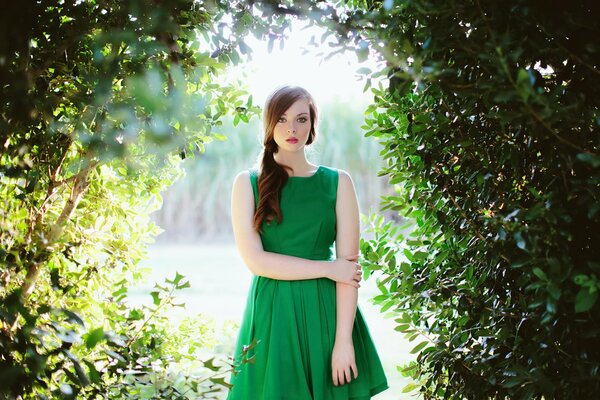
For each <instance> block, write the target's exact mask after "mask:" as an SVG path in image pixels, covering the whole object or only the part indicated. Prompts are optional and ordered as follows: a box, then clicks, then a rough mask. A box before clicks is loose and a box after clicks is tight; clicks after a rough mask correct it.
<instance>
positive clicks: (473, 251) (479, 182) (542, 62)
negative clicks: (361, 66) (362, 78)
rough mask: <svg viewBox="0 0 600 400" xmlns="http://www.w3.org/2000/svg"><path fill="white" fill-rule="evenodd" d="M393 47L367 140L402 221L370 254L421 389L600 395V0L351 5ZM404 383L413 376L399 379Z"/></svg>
mask: <svg viewBox="0 0 600 400" xmlns="http://www.w3.org/2000/svg"><path fill="white" fill-rule="evenodd" d="M351 3H357V4H355V5H356V6H357V7H359V8H358V10H357V11H356V12H354V13H350V16H349V21H348V22H347V23H346V26H353V28H352V29H351V31H353V32H355V33H356V35H357V39H356V42H358V43H360V41H361V40H364V41H366V42H367V43H368V46H369V47H370V48H371V49H372V50H375V51H378V52H379V53H380V54H381V55H382V56H383V57H385V59H386V60H387V63H388V64H387V68H386V69H384V70H383V71H377V73H379V74H381V73H384V74H385V75H386V76H387V77H388V78H389V80H388V82H387V83H388V85H387V86H386V87H384V88H383V87H382V88H374V89H373V93H374V96H375V103H374V104H373V106H372V107H371V108H370V110H368V112H367V114H366V125H365V129H366V130H367V135H373V136H376V137H378V138H380V139H382V140H383V149H382V154H383V156H384V158H385V160H386V163H387V165H386V167H384V168H383V170H382V174H385V175H387V176H389V177H390V179H391V182H392V183H393V184H394V185H395V188H396V191H397V194H395V195H393V196H390V197H387V198H385V199H384V204H386V205H387V207H389V208H392V209H395V210H398V212H399V213H400V214H401V215H403V216H406V217H408V218H410V219H412V221H413V223H414V226H412V227H411V228H410V230H411V231H410V233H409V234H407V233H406V232H404V233H398V232H399V231H398V230H397V228H395V227H393V225H392V224H386V223H385V222H384V221H381V220H380V219H377V218H374V224H373V227H374V228H373V229H374V230H375V231H376V232H377V233H378V238H377V239H376V240H373V241H368V242H363V243H362V246H361V248H362V251H363V254H364V257H365V260H366V267H367V268H369V269H372V270H381V271H383V274H384V276H385V278H384V279H383V280H382V281H381V284H380V287H381V290H382V294H381V295H380V296H378V297H377V301H378V302H380V303H381V304H382V306H383V309H384V310H387V309H390V310H393V311H394V312H396V313H397V322H398V328H397V329H398V330H399V331H402V332H406V334H407V335H409V337H410V338H411V339H413V340H419V342H416V343H419V344H418V345H417V346H416V347H415V350H414V351H415V352H419V357H418V361H417V363H415V364H413V365H411V366H410V367H409V368H408V369H407V370H406V372H407V373H410V374H411V375H412V376H413V377H414V378H415V379H416V380H417V381H418V384H417V385H415V386H414V387H418V388H419V389H420V391H421V392H422V393H423V394H425V397H427V398H437V397H439V398H473V399H481V398H542V397H544V398H546V399H550V398H559V399H566V398H571V399H581V398H597V397H600V375H599V374H600V304H599V302H598V301H597V298H598V290H599V289H600V281H599V280H598V278H599V277H600V247H599V246H598V243H599V239H600V237H599V232H600V224H599V222H600V213H599V211H600V153H599V151H600V111H599V106H600V96H599V94H600V45H599V43H598V41H597V39H596V38H597V34H598V32H600V18H598V17H599V16H600V14H599V13H598V11H599V7H598V5H597V3H596V2H576V3H564V2H559V3H556V2H554V3H547V2H544V3H543V2H525V1H516V2H480V1H474V2H462V1H461V2H459V1H449V2H443V3H434V2H428V1H411V2H399V1H395V2H393V1H385V2H383V7H377V5H378V3H376V2H367V3H369V4H371V5H372V6H373V8H372V9H371V10H366V9H364V8H360V7H364V3H363V2H351ZM408 389H410V388H408Z"/></svg>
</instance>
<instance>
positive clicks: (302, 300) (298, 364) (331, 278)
mask: <svg viewBox="0 0 600 400" xmlns="http://www.w3.org/2000/svg"><path fill="white" fill-rule="evenodd" d="M263 123H264V141H263V145H264V150H263V154H262V161H261V168H260V171H246V172H242V173H240V174H239V175H238V176H237V177H236V179H235V181H234V184H233V191H232V201H231V214H232V221H233V231H234V235H235V240H236V244H237V246H238V249H239V252H240V254H241V256H242V258H243V260H244V262H245V263H246V265H247V266H248V268H249V269H250V271H251V272H252V273H253V274H254V278H253V281H252V285H251V287H250V292H249V294H248V302H247V304H246V310H245V312H244V316H243V319H242V323H241V327H240V332H239V336H238V340H237V344H236V350H235V355H234V361H235V363H236V366H237V367H238V368H237V371H236V372H235V373H234V374H232V377H231V378H232V379H231V383H232V384H233V388H232V389H231V390H230V392H229V395H228V397H227V398H228V400H237V399H243V400H247V399H256V400H261V399H265V400H266V399H268V400H283V399H295V400H310V399H314V400H317V399H322V400H328V399H350V398H351V399H355V400H359V399H370V398H371V396H374V395H375V394H377V393H379V392H381V391H383V390H385V389H387V388H388V385H387V380H386V377H385V375H384V372H383V368H382V366H381V362H380V360H379V357H378V355H377V352H376V349H375V347H374V345H373V342H372V340H371V337H370V335H369V331H368V328H367V326H366V324H365V322H364V320H363V317H362V314H361V312H360V309H357V298H358V288H359V287H360V283H359V282H360V280H361V275H362V271H361V269H360V266H359V265H358V264H357V263H356V261H357V259H358V244H359V215H358V204H357V200H356V194H355V191H354V187H353V184H352V180H351V179H350V176H349V175H348V174H347V173H346V172H344V171H341V170H336V169H333V168H328V167H325V166H316V165H314V164H311V163H310V162H309V161H308V160H307V159H306V155H305V152H304V149H305V146H306V145H309V144H311V143H312V142H313V141H314V140H315V136H316V130H315V126H316V123H317V109H316V107H315V103H314V101H313V98H312V97H311V95H310V94H309V93H308V92H307V91H306V90H305V89H303V88H300V87H290V86H286V87H282V88H280V89H278V90H276V91H275V92H274V93H272V94H271V96H270V97H269V98H268V100H267V103H266V105H265V109H264V119H263ZM334 242H335V253H336V255H335V256H334V255H333V253H334ZM253 340H255V341H256V342H257V344H256V345H255V347H253V348H252V349H251V350H250V351H249V352H248V354H247V355H246V358H251V363H241V358H242V350H243V349H244V347H245V346H247V345H250V344H251V343H252V342H253Z"/></svg>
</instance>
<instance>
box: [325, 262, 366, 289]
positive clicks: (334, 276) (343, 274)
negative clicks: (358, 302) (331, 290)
mask: <svg viewBox="0 0 600 400" xmlns="http://www.w3.org/2000/svg"><path fill="white" fill-rule="evenodd" d="M356 258H357V257H356ZM356 258H351V259H350V260H347V259H345V258H337V259H336V260H335V261H333V262H332V263H331V268H329V276H327V278H329V279H331V280H333V281H335V282H340V283H344V284H346V285H351V286H354V287H355V288H359V287H360V283H359V282H360V280H361V278H362V270H361V267H360V264H358V263H357V262H356Z"/></svg>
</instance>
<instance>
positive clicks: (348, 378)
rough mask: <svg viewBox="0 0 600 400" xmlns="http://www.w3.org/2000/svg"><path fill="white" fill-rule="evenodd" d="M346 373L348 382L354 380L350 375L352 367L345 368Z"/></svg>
mask: <svg viewBox="0 0 600 400" xmlns="http://www.w3.org/2000/svg"><path fill="white" fill-rule="evenodd" d="M344 375H345V378H346V382H348V383H350V381H351V380H352V377H351V376H350V368H348V367H346V368H344Z"/></svg>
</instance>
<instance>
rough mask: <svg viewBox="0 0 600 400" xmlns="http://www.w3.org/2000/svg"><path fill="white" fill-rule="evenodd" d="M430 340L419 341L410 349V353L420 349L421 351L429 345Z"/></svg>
mask: <svg viewBox="0 0 600 400" xmlns="http://www.w3.org/2000/svg"><path fill="white" fill-rule="evenodd" d="M429 343H430V342H429V341H428V340H426V341H424V342H421V343H419V344H418V345H416V346H415V347H413V349H412V350H411V351H410V354H416V353H418V352H419V351H421V350H422V349H423V348H424V347H425V346H427V345H428V344H429Z"/></svg>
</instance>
